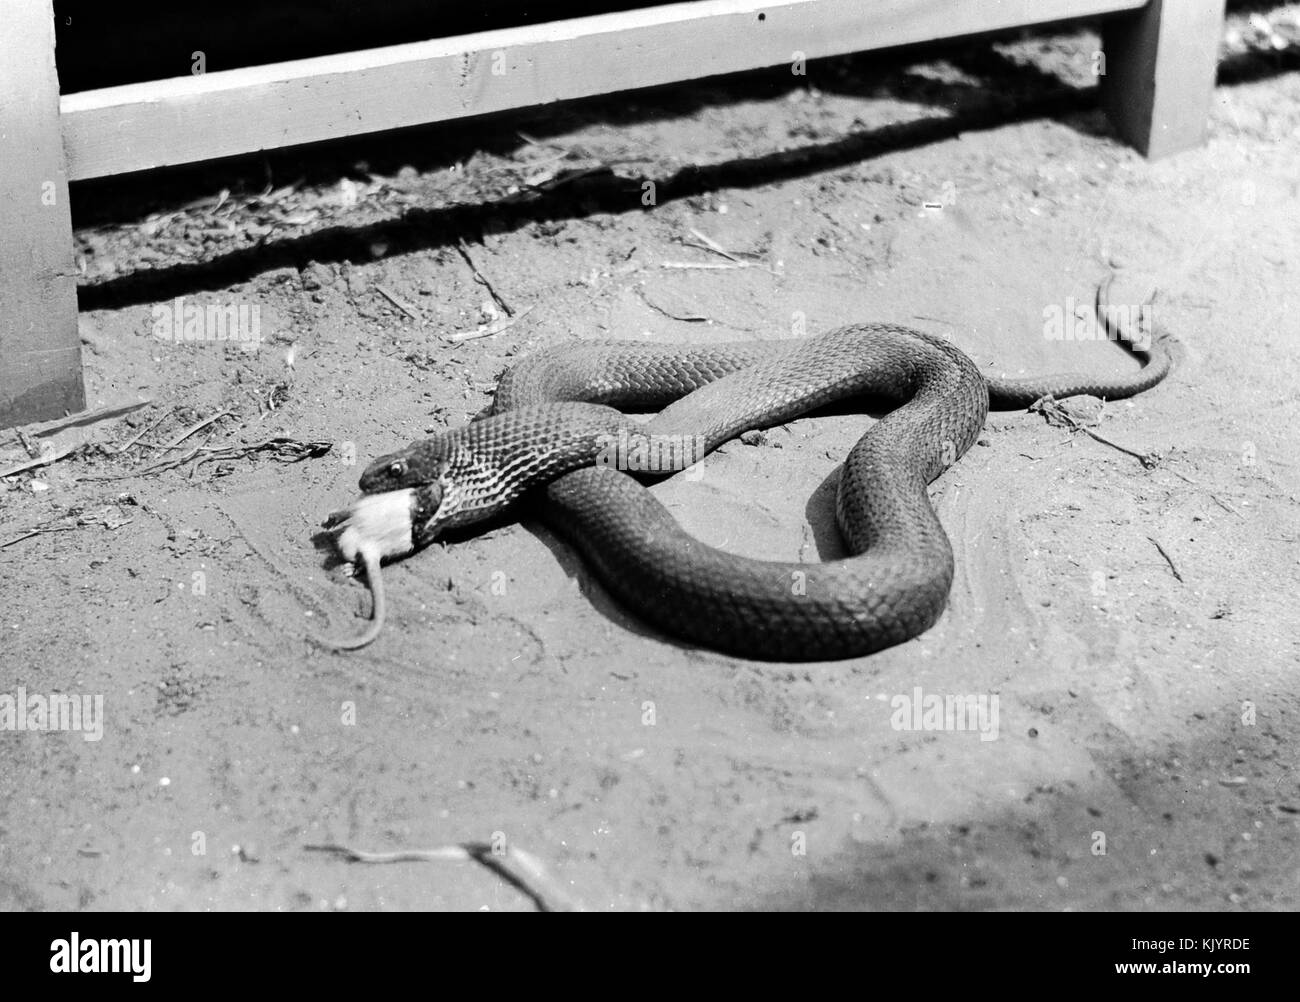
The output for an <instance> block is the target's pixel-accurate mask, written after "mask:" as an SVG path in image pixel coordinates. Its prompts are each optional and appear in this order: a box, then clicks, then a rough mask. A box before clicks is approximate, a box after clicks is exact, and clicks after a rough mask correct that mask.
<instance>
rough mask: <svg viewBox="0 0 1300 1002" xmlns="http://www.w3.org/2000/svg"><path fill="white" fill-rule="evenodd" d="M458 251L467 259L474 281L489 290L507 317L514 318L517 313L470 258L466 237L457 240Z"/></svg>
mask: <svg viewBox="0 0 1300 1002" xmlns="http://www.w3.org/2000/svg"><path fill="white" fill-rule="evenodd" d="M456 249H457V250H459V251H460V256H461V257H463V258H464V259H465V263H466V264H467V265H469V269H470V271H472V272H473V273H474V281H476V282H478V284H479V285H482V286H483V287H485V288H486V289H487V291H488V294H489V295H491V297H492V299H493V300H494V301H495V302H496V304H497V305H498V306H500V307H501V309H503V310H505V312H506V316H514V314H515V311H514V310H512V309H511V308H510V307H509V305H507V303H506V301H505V300H504V299H502V298H501V294H500V293H498V292H497V290H496V288H495V287H494V286H493V285H492V283H491V282H489V281H488V280H487V277H486V276H485V275H484V274H483V273H482V272H481V271H479V270H478V265H476V264H475V263H474V259H473V258H472V257H470V254H469V245H468V244H467V243H465V238H464V237H457V238H456Z"/></svg>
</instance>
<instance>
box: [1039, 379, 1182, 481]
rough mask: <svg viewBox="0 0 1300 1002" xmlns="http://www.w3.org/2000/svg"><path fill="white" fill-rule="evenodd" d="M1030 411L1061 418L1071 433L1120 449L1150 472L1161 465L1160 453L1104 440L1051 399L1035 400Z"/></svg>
mask: <svg viewBox="0 0 1300 1002" xmlns="http://www.w3.org/2000/svg"><path fill="white" fill-rule="evenodd" d="M1029 409H1030V410H1031V411H1038V412H1039V413H1041V414H1043V415H1044V416H1047V415H1049V414H1050V415H1053V416H1055V417H1057V418H1059V419H1060V420H1062V421H1065V422H1066V423H1067V424H1068V426H1069V428H1070V430H1071V431H1081V432H1083V433H1084V434H1085V435H1087V436H1088V437H1089V438H1091V439H1093V440H1094V441H1097V442H1100V443H1101V444H1102V445H1109V446H1110V447H1111V448H1112V449H1118V450H1119V451H1120V452H1122V453H1124V454H1125V455H1129V456H1132V457H1133V458H1134V459H1136V460H1137V461H1138V462H1140V463H1141V464H1142V465H1143V466H1144V467H1146V468H1147V469H1148V470H1151V469H1155V467H1157V466H1159V465H1160V460H1161V456H1160V454H1159V453H1158V452H1134V451H1133V450H1132V449H1129V448H1126V447H1124V446H1122V445H1120V444H1119V443H1118V442H1112V441H1111V440H1110V439H1108V438H1103V437H1102V436H1101V435H1098V434H1097V433H1096V432H1095V431H1093V430H1092V429H1091V428H1087V427H1085V426H1084V425H1083V424H1082V423H1080V421H1079V419H1078V418H1076V417H1075V416H1074V415H1073V414H1071V413H1070V412H1069V411H1067V410H1066V409H1065V408H1064V407H1062V406H1061V405H1060V404H1059V403H1057V402H1056V401H1055V400H1054V399H1052V398H1051V397H1043V398H1042V399H1041V400H1035V401H1034V402H1033V404H1031V405H1030V407H1029Z"/></svg>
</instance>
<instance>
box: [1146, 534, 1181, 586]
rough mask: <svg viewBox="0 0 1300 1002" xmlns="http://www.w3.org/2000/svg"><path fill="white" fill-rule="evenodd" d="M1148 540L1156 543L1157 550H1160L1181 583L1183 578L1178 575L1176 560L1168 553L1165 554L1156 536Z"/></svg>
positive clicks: (1149, 537)
mask: <svg viewBox="0 0 1300 1002" xmlns="http://www.w3.org/2000/svg"><path fill="white" fill-rule="evenodd" d="M1147 539H1149V540H1151V542H1153V543H1155V545H1156V549H1157V550H1159V551H1160V555H1161V556H1162V557H1164V558H1165V563H1167V564H1168V565H1169V569H1170V570H1171V571H1173V572H1174V577H1176V578H1177V579H1178V580H1179V581H1182V580H1183V576H1182V575H1181V574H1179V573H1178V566H1177V565H1176V564H1175V563H1174V558H1173V557H1171V556H1170V555H1169V554H1168V553H1167V552H1165V548H1164V547H1163V546H1161V545H1160V540H1158V539H1156V537H1155V536H1147Z"/></svg>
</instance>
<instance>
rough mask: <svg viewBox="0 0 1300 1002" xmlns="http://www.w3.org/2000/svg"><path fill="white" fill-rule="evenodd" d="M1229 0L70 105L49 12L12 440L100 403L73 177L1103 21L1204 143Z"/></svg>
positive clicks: (1144, 100)
mask: <svg viewBox="0 0 1300 1002" xmlns="http://www.w3.org/2000/svg"><path fill="white" fill-rule="evenodd" d="M1223 5H1224V0H1148V2H1144V0H771V2H766V3H764V2H759V0H696V2H693V3H674V4H666V5H664V6H659V7H651V8H645V9H640V10H634V11H628V12H625V13H618V14H604V15H599V16H595V17H583V18H574V19H571V20H565V21H554V22H550V23H546V24H540V25H532V26H528V27H521V28H506V29H502V30H497V31H488V32H480V33H478V34H471V35H460V36H456V37H452V38H442V39H436V40H433V41H427V42H414V43H411V44H408V45H395V46H388V47H385V48H377V49H367V50H362V51H357V52H349V53H343V54H340V55H331V56H322V57H318V58H312V59H300V60H294V61H291V62H282V63H274V64H270V65H265V66H254V67H247V68H243V69H235V70H228V71H222V72H214V73H207V74H202V75H198V76H187V77H175V78H170V79H166V80H156V81H150V82H147V83H137V84H128V85H125V86H119V87H108V88H104V89H100V90H92V91H83V92H80V93H75V94H69V95H67V96H64V97H62V98H60V95H59V84H58V76H57V73H56V67H55V53H54V22H53V16H54V15H53V11H52V9H51V0H6V3H5V6H6V8H7V9H6V12H5V20H6V21H7V22H8V23H7V24H6V25H5V27H4V29H3V31H0V99H2V100H0V318H3V319H2V320H0V428H5V427H10V426H12V425H15V424H21V423H25V422H30V421H38V420H42V419H45V418H51V417H58V416H61V415H63V414H65V413H68V412H72V411H77V410H80V409H82V408H83V407H84V392H83V389H82V378H81V356H80V344H79V340H78V335H77V305H76V284H75V283H76V273H75V270H74V267H73V243H72V228H71V218H70V215H69V210H68V182H69V181H77V180H82V179H85V178H95V177H104V176H108V175H113V174H123V173H127V172H130V171H139V170H148V169H152V168H157V167H164V166H168V165H172V164H183V163H192V162H195V161H200V160H208V159H212V158H215V157H224V156H230V155H233V154H240V153H249V152H254V151H257V150H265V149H273V148H276V147H284V146H292V145H296V144H299V143H311V142H317V141H319V140H325V139H334V138H340V137H344V136H351V135H357V134H361V133H369V132H379V131H383V130H386V129H396V128H401V127H404V126H411V125H420V124H424V123H429V122H439V121H448V120H452V119H458V118H466V117H470V116H474V115H483V114H487V113H491V112H498V111H505V110H507V109H512V108H523V107H529V106H534V105H542V104H548V103H550V102H554V101H563V100H569V99H573V98H579V97H587V96H591V95H595V94H605V93H610V92H614V91H621V90H629V89H633V88H638V87H649V86H654V85H658V84H665V83H671V82H675V81H683V80H692V79H700V78H703V77H709V76H715V75H718V74H723V73H734V72H737V71H742V70H750V69H757V68H761V67H768V66H776V65H780V64H783V63H788V62H790V61H791V60H792V58H794V57H795V54H796V53H798V54H799V55H802V56H803V57H804V58H807V59H817V58H821V57H825V56H834V55H842V54H845V53H849V52H860V51H865V50H870V49H881V48H887V47H890V46H897V45H903V44H908V43H913V42H923V41H927V40H931V39H939V38H952V37H958V36H963V35H971V34H978V33H982V32H989V31H996V30H1000V29H1005V28H1011V27H1016V26H1021V25H1035V24H1045V23H1051V22H1057V21H1068V20H1072V19H1077V18H1084V17H1097V16H1100V15H1106V20H1105V22H1104V25H1105V27H1104V40H1103V47H1104V52H1105V73H1104V74H1103V76H1102V79H1101V83H1102V87H1103V100H1104V102H1105V106H1106V109H1107V112H1108V114H1109V115H1110V116H1111V119H1112V121H1113V122H1114V124H1115V127H1116V129H1117V131H1118V132H1119V134H1120V135H1121V136H1122V137H1123V138H1124V139H1125V140H1126V141H1128V142H1129V143H1131V144H1132V145H1133V146H1135V147H1136V148H1137V149H1138V150H1140V151H1141V152H1143V153H1144V154H1146V155H1148V156H1152V157H1155V156H1162V155H1164V154H1167V153H1172V152H1175V151H1177V150H1180V149H1184V148H1186V147H1189V146H1193V145H1196V144H1198V143H1200V142H1201V141H1202V139H1203V137H1204V131H1205V122H1206V117H1207V112H1208V108H1209V101H1210V96H1211V91H1212V88H1213V84H1214V74H1215V67H1216V56H1217V51H1218V42H1219V36H1220V32H1221V30H1222V21H1223Z"/></svg>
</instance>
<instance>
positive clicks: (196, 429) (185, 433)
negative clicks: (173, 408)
mask: <svg viewBox="0 0 1300 1002" xmlns="http://www.w3.org/2000/svg"><path fill="white" fill-rule="evenodd" d="M229 416H230V411H222V412H221V413H219V414H213V415H212V417H210V418H204V419H203V420H202V421H200V422H198V423H197V424H192V425H190V426H189V427H188V428H186V429H185V430H184V431H183V432H181V433H180V434H179V435H177V436H176V437H175V438H173V439H172V440H171V441H170V442H168V443H167V444H166V445H164V446H162V448H164V449H174V448H176V446H178V445H180V444H181V443H182V442H184V441H185V440H186V439H187V438H189V437H190V436H191V435H193V434H194V433H195V432H200V431H202V430H203V429H204V428H206V427H207V426H208V425H210V424H212V422H214V421H219V420H221V419H222V418H223V417H229Z"/></svg>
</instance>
